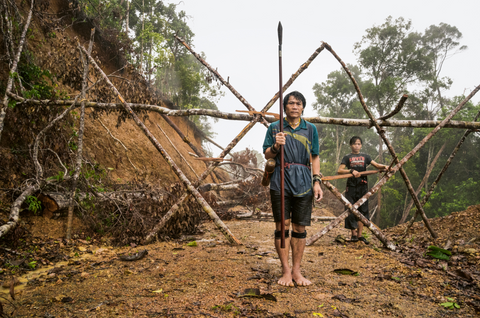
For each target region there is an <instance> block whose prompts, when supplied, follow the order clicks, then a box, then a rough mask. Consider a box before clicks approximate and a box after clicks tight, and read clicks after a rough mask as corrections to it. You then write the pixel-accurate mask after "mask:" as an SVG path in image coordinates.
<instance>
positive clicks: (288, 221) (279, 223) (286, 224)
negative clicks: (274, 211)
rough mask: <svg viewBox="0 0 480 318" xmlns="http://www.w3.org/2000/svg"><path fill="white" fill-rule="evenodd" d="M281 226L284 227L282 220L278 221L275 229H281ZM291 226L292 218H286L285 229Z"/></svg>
mask: <svg viewBox="0 0 480 318" xmlns="http://www.w3.org/2000/svg"><path fill="white" fill-rule="evenodd" d="M281 228H282V222H276V223H275V229H276V230H277V231H280V229H281ZM289 228H290V220H285V229H289Z"/></svg>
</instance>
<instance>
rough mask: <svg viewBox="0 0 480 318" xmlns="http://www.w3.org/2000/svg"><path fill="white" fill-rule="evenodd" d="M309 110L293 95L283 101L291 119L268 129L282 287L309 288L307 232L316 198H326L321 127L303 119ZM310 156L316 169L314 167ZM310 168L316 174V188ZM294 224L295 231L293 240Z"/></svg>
mask: <svg viewBox="0 0 480 318" xmlns="http://www.w3.org/2000/svg"><path fill="white" fill-rule="evenodd" d="M304 108H305V97H304V96H303V95H302V94H301V93H299V92H297V91H294V92H291V93H289V94H287V95H286V96H285V98H284V99H283V109H284V111H285V114H286V115H287V117H286V118H285V120H284V122H283V131H284V132H283V133H281V132H280V127H279V126H280V121H276V122H274V123H272V124H271V125H270V126H269V127H268V131H267V134H266V136H265V141H264V143H263V153H264V154H265V158H266V159H270V158H275V160H276V167H275V170H274V172H273V175H272V179H271V182H270V198H271V201H272V210H273V216H274V219H275V227H276V230H275V248H276V250H277V253H278V257H279V258H280V261H281V263H282V277H281V278H280V279H279V280H278V284H280V285H283V286H294V283H293V282H294V281H295V283H297V285H299V286H308V285H310V284H311V282H310V281H309V280H308V279H306V278H305V277H303V275H302V273H301V271H300V263H301V262H302V256H303V251H304V249H305V241H306V239H305V238H306V237H307V231H306V230H305V226H310V219H311V213H312V196H314V197H315V200H316V201H317V202H318V201H320V200H321V199H322V197H323V192H322V189H321V188H320V182H321V179H320V176H319V175H318V174H319V173H320V158H319V157H318V154H319V146H318V132H317V128H316V127H315V126H314V125H313V124H311V123H309V122H306V121H305V120H303V119H302V118H301V115H302V114H303V110H304ZM280 145H283V146H284V151H285V153H284V158H285V160H284V161H285V167H284V171H285V190H284V191H285V248H281V246H280V238H281V232H280V230H281V223H280V222H281V212H280V204H281V201H280V200H281V197H280V156H279V155H278V154H279V151H280ZM310 155H311V156H312V162H313V166H312V167H310ZM310 169H312V171H313V189H312V177H311V173H310ZM290 224H291V225H292V232H291V238H290V235H289V234H290ZM290 246H291V248H292V267H291V268H290V266H289V264H288V257H289V251H290Z"/></svg>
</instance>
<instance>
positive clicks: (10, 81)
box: [0, 0, 34, 140]
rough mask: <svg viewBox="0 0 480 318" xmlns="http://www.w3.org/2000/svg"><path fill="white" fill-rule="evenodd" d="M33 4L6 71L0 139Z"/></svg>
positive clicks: (0, 112)
mask: <svg viewBox="0 0 480 318" xmlns="http://www.w3.org/2000/svg"><path fill="white" fill-rule="evenodd" d="M33 4H34V0H32V3H31V6H30V12H28V17H27V21H26V22H25V25H24V26H23V31H22V35H21V37H20V43H19V44H18V50H17V54H16V55H15V58H14V60H13V63H12V67H11V68H10V72H9V73H8V74H9V76H8V80H7V88H6V90H5V96H4V97H3V101H2V105H1V109H0V140H1V138H2V131H3V126H4V124H5V116H6V114H7V109H8V93H9V92H10V91H11V90H12V87H13V79H14V78H15V77H14V76H13V75H14V74H16V72H17V65H18V61H19V60H20V56H21V55H22V50H23V45H24V43H25V36H26V34H27V31H28V27H29V26H30V21H31V20H32V13H33ZM10 36H11V35H10Z"/></svg>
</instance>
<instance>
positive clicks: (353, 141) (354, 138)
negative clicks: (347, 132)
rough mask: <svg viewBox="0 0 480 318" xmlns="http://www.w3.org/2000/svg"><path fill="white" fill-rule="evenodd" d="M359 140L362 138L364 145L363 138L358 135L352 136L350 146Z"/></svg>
mask: <svg viewBox="0 0 480 318" xmlns="http://www.w3.org/2000/svg"><path fill="white" fill-rule="evenodd" d="M357 140H360V143H361V144H362V145H363V141H362V138H360V137H358V136H353V137H352V138H350V146H351V145H353V144H354V143H355V142H356V141H357Z"/></svg>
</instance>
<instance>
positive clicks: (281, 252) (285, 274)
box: [275, 220, 294, 286]
mask: <svg viewBox="0 0 480 318" xmlns="http://www.w3.org/2000/svg"><path fill="white" fill-rule="evenodd" d="M275 227H276V229H277V231H280V230H281V223H280V222H276V223H275ZM288 229H290V220H285V230H288ZM280 246H281V240H280V239H275V249H276V250H277V253H278V258H280V262H281V263H282V277H280V279H279V280H278V282H277V283H278V284H279V285H282V286H294V285H293V281H292V271H291V269H290V266H289V265H288V254H289V253H290V237H288V238H287V237H286V238H285V248H281V247H280Z"/></svg>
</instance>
